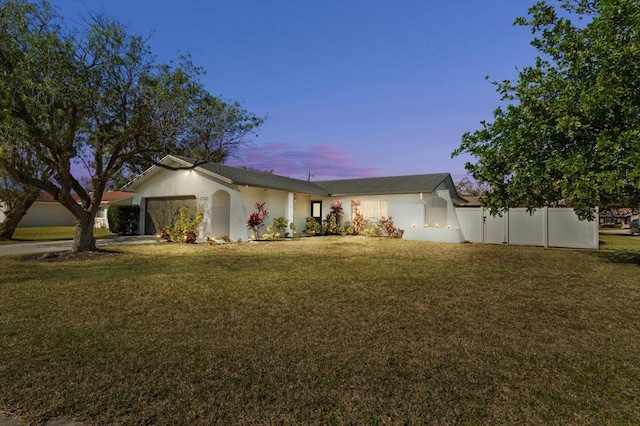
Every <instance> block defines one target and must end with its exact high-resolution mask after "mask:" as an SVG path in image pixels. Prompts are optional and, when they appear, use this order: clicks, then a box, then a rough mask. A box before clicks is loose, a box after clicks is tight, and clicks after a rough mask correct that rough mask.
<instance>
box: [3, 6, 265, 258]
mask: <svg viewBox="0 0 640 426" xmlns="http://www.w3.org/2000/svg"><path fill="white" fill-rule="evenodd" d="M201 72H202V70H201V69H199V68H197V67H195V66H193V64H192V63H191V62H190V60H189V58H188V57H182V58H180V59H179V60H178V61H175V62H171V63H169V64H157V63H156V62H155V58H154V57H153V55H152V54H151V52H150V49H149V47H148V46H147V44H146V43H145V41H144V40H143V39H142V38H141V37H138V36H133V35H131V34H129V33H127V32H126V31H125V29H124V27H123V26H122V25H121V24H119V23H118V22H115V21H113V20H110V19H107V18H105V17H103V16H97V15H93V16H90V17H89V19H88V24H87V26H86V27H85V28H78V29H74V30H73V31H71V30H68V29H66V28H65V27H64V26H63V23H62V21H61V19H60V17H59V16H57V15H56V14H55V12H54V11H53V10H52V8H51V6H50V5H49V4H48V3H46V2H39V3H30V2H27V1H26V0H6V1H3V2H2V3H0V129H1V131H0V144H2V145H0V146H2V148H3V154H2V156H3V157H4V158H12V159H13V163H12V164H11V166H10V167H4V165H3V163H2V162H0V167H3V169H4V170H5V172H6V174H7V175H9V176H10V178H11V179H12V180H13V181H14V182H15V183H17V184H20V185H23V186H24V187H35V188H38V189H40V190H44V191H47V192H49V193H51V194H52V195H53V196H54V198H55V199H56V200H58V201H59V202H60V203H61V204H62V205H63V206H64V207H66V208H67V209H68V210H69V211H70V212H71V213H72V214H73V215H74V216H75V218H76V223H77V226H76V233H75V238H74V242H73V247H72V250H73V251H85V250H94V249H95V239H94V238H93V224H94V219H95V215H96V213H97V212H98V208H99V205H100V201H101V198H102V194H103V192H104V190H105V188H107V187H108V185H109V182H110V181H111V180H112V179H115V178H117V177H118V176H121V175H122V174H123V172H124V175H125V176H126V175H127V173H135V172H136V171H138V170H139V168H146V167H148V166H149V165H151V164H154V163H157V161H158V160H159V159H160V158H161V157H162V156H164V155H165V154H167V153H170V152H180V149H181V148H182V147H184V146H185V145H186V144H189V143H191V140H190V137H191V136H190V129H191V128H190V126H191V125H192V124H193V123H196V120H195V117H197V114H196V115H194V111H199V108H200V107H201V105H202V104H203V103H205V100H206V102H213V101H211V99H210V95H209V94H208V93H207V92H206V91H205V90H204V89H203V88H202V86H201V84H200V82H199V76H200V74H201ZM242 113H245V116H243V115H242ZM246 116H248V117H249V121H250V122H251V118H252V116H250V115H248V114H246V111H244V110H241V111H240V112H239V113H238V115H236V116H235V118H236V119H237V120H243V119H244V118H246ZM231 121H232V122H233V120H231ZM259 124H261V122H257V123H255V126H256V127H257V126H258V125H259ZM191 130H192V129H191ZM16 135H20V137H19V138H17V137H16ZM25 150H26V151H28V152H30V153H32V154H33V155H34V157H35V159H36V160H37V161H38V162H39V163H40V164H41V165H42V167H44V168H45V170H46V172H47V174H48V176H50V178H44V177H43V176H42V175H39V174H37V173H34V170H33V168H31V167H29V164H27V163H26V161H23V160H22V158H21V157H20V155H19V154H20V153H22V152H25ZM82 169H84V170H82ZM79 170H80V171H79ZM84 175H88V176H89V179H90V188H89V187H88V185H86V182H85V184H83V181H82V180H81V176H84ZM74 193H75V194H77V196H78V197H79V199H80V202H79V203H78V202H77V201H76V200H75V199H74V198H73V196H72V194H74Z"/></svg>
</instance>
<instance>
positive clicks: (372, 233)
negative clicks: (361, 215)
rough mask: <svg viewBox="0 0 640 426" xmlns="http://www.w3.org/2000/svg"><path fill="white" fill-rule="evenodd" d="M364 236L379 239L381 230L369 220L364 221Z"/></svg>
mask: <svg viewBox="0 0 640 426" xmlns="http://www.w3.org/2000/svg"><path fill="white" fill-rule="evenodd" d="M364 235H365V236H367V237H379V236H380V235H381V234H380V229H378V227H377V226H376V225H375V224H374V223H373V222H372V221H371V220H369V219H367V220H365V221H364Z"/></svg>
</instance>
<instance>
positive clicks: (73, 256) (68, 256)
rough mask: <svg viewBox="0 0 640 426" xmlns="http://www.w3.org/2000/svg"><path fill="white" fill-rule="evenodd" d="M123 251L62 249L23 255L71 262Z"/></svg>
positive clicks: (44, 260) (41, 259)
mask: <svg viewBox="0 0 640 426" xmlns="http://www.w3.org/2000/svg"><path fill="white" fill-rule="evenodd" d="M121 254H122V252H120V251H115V250H95V251H82V252H72V251H61V252H55V253H54V252H47V253H44V254H43V253H38V254H30V255H27V256H24V257H22V260H39V261H41V262H69V261H75V260H94V259H103V258H106V257H114V256H118V255H121Z"/></svg>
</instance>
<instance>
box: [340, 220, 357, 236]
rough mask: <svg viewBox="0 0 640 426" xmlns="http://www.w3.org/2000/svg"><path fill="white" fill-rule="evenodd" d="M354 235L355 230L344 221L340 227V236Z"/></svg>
mask: <svg viewBox="0 0 640 426" xmlns="http://www.w3.org/2000/svg"><path fill="white" fill-rule="evenodd" d="M353 234H355V230H354V229H353V224H352V223H351V222H350V221H348V220H347V221H345V222H344V223H343V224H342V226H341V227H340V235H342V236H345V235H353Z"/></svg>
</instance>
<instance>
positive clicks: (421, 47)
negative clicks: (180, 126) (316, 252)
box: [52, 0, 536, 181]
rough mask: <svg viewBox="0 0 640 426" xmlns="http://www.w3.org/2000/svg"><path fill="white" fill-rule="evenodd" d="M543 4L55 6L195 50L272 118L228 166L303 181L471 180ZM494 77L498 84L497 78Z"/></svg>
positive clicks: (226, 0) (75, 0)
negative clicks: (467, 136)
mask: <svg viewBox="0 0 640 426" xmlns="http://www.w3.org/2000/svg"><path fill="white" fill-rule="evenodd" d="M533 3H534V0H530V1H529V0H83V1H80V0H52V4H53V5H54V6H56V7H57V9H58V12H59V13H60V14H61V15H62V16H63V17H64V20H65V22H66V23H67V24H68V25H71V26H74V25H76V24H77V23H79V22H81V16H82V15H86V14H87V12H89V11H90V12H98V13H104V14H106V15H107V16H109V17H111V18H114V19H116V20H118V21H120V22H121V23H122V24H124V25H125V26H126V27H127V28H128V29H129V31H130V32H131V33H133V34H136V35H141V36H144V37H149V39H148V43H149V45H150V46H151V48H152V51H153V52H154V53H155V54H156V55H157V58H158V61H159V62H168V61H170V60H172V59H175V58H177V57H178V56H179V55H181V54H184V53H187V52H188V53H190V54H191V57H192V60H193V62H194V63H195V64H196V65H198V66H201V67H203V68H204V69H205V70H206V75H204V76H203V77H202V83H203V84H204V87H205V88H206V89H207V90H208V91H209V92H210V93H211V94H213V95H216V96H220V97H221V98H223V99H226V100H230V101H239V102H241V103H242V105H243V107H244V108H245V109H246V110H248V111H249V112H251V113H253V114H255V115H257V116H261V117H266V121H265V124H264V125H263V126H262V127H261V128H260V130H259V131H258V136H257V137H256V138H252V139H251V140H250V144H249V145H248V146H247V147H245V149H243V150H242V151H240V152H239V153H238V155H239V157H240V159H234V160H232V161H229V162H228V163H227V164H229V165H234V166H239V165H244V166H250V167H253V168H256V169H259V170H265V171H272V172H274V173H276V174H279V175H283V176H289V177H293V178H298V179H306V178H307V177H308V176H309V175H310V176H311V180H324V179H346V178H360V177H372V176H397V175H411V174H423V173H442V172H448V173H451V175H452V176H453V178H454V180H456V181H457V180H460V179H462V178H463V177H465V176H466V174H467V172H466V170H465V168H464V164H465V162H466V161H471V162H474V161H475V159H473V158H472V157H469V156H466V155H462V156H460V157H456V158H454V159H452V158H451V153H452V151H453V150H455V149H456V148H457V147H458V146H459V145H460V143H461V138H462V135H463V134H464V133H465V132H468V131H474V130H477V129H479V128H480V126H481V125H480V122H481V121H482V120H487V121H491V118H492V112H493V110H494V109H495V108H496V107H497V106H498V105H500V98H499V94H498V93H496V91H495V87H494V86H493V85H492V84H491V83H490V81H495V80H498V81H501V80H504V79H513V78H515V77H517V72H518V71H517V69H518V68H522V67H523V66H526V65H529V64H532V63H533V60H534V58H535V54H536V52H535V50H534V49H533V48H532V47H531V46H530V41H531V39H532V35H531V32H530V30H529V29H528V28H524V27H516V26H513V21H514V20H515V18H516V17H518V16H526V14H527V10H528V8H529V7H531V6H532V5H533ZM486 76H488V77H489V80H486V78H485V77H486Z"/></svg>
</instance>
